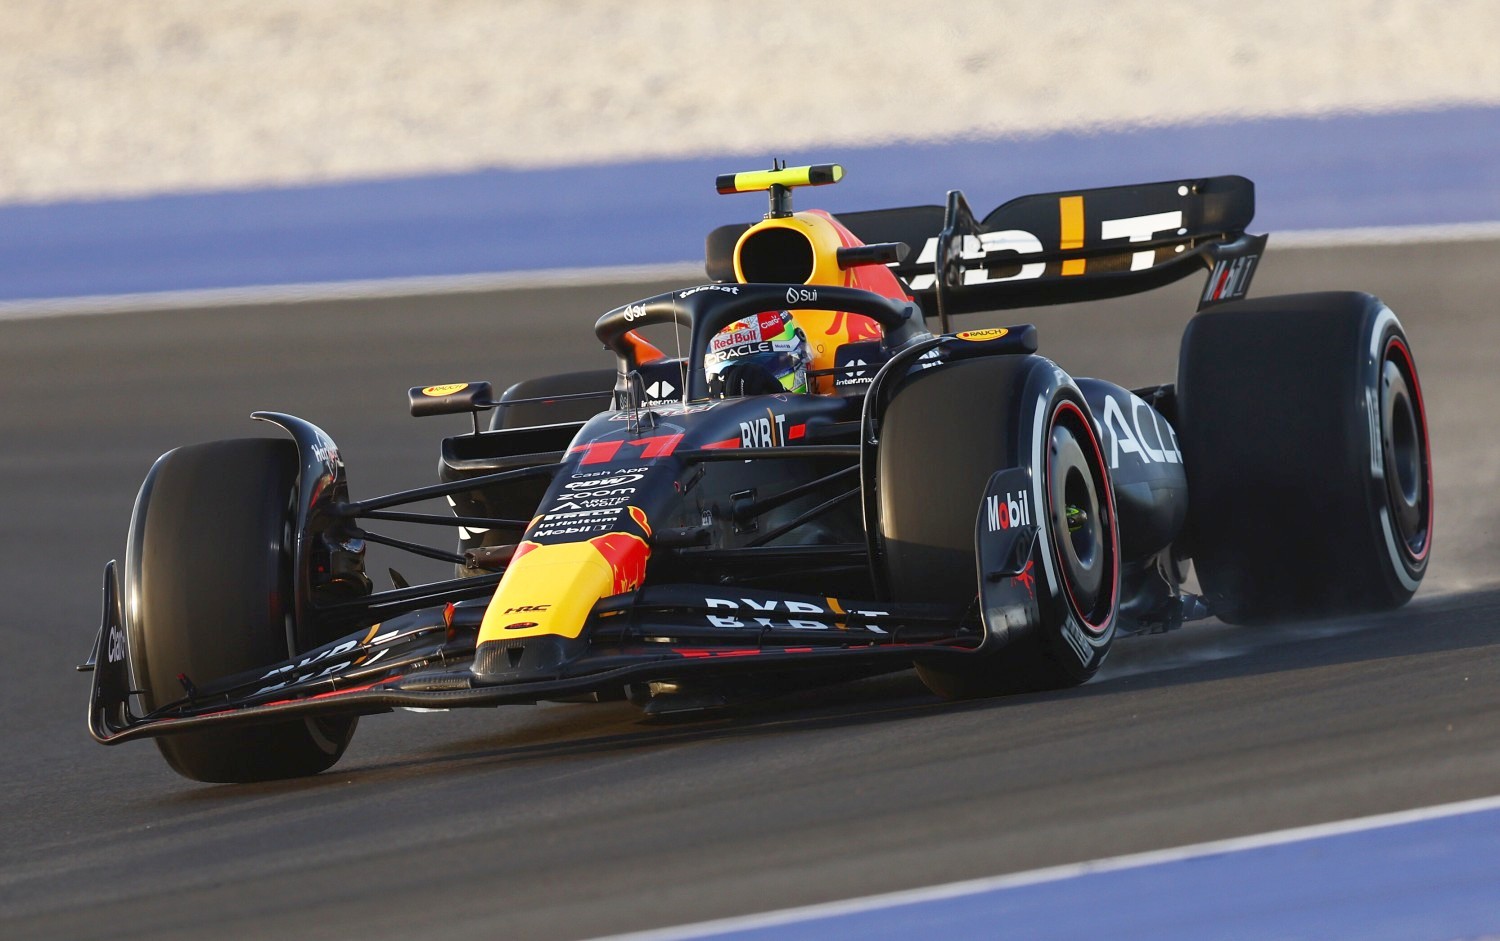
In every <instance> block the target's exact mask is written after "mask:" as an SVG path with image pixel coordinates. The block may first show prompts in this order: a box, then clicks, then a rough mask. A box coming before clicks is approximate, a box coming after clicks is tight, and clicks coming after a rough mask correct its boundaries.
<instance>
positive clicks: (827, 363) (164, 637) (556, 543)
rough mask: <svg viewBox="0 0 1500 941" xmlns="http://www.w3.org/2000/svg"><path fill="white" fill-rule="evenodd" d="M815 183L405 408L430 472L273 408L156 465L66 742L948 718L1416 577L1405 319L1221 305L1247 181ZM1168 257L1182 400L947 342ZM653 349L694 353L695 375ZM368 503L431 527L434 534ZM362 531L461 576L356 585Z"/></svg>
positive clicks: (182, 756)
mask: <svg viewBox="0 0 1500 941" xmlns="http://www.w3.org/2000/svg"><path fill="white" fill-rule="evenodd" d="M841 176H842V169H841V168H840V167H838V166H836V165H821V166H811V167H799V168H786V167H784V166H776V167H775V168H774V169H772V170H770V171H759V172H751V173H741V174H732V175H728V176H724V177H720V178H719V181H718V187H719V191H720V192H722V193H738V192H751V191H759V192H766V193H769V195H770V212H769V213H768V214H767V215H766V216H765V218H764V219H762V220H761V221H759V222H756V223H754V224H752V225H738V226H726V227H724V228H721V229H718V230H716V231H714V232H713V233H711V234H710V235H709V238H708V257H707V269H708V274H709V276H710V279H711V280H710V281H709V282H707V283H704V284H699V285H695V286H689V287H684V288H682V289H680V290H675V291H671V292H669V293H666V294H661V295H658V296H656V297H651V298H646V299H644V300H640V301H634V302H632V303H628V304H624V305H622V306H620V307H617V308H615V309H614V310H611V311H609V312H607V313H605V314H604V315H603V316H602V317H600V318H599V321H598V324H597V325H596V327H595V331H596V333H597V336H598V339H599V340H600V341H601V342H603V344H604V345H605V346H606V347H607V348H608V349H609V350H610V351H612V353H613V354H614V359H615V367H614V368H613V369H606V370H600V371H592V372H580V373H571V374H567V375H563V376H552V377H547V378H543V379H535V380H529V381H525V382H520V383H517V384H515V385H512V386H511V387H510V388H509V389H507V390H506V391H505V392H504V393H503V394H502V395H500V396H498V397H495V396H493V395H492V390H491V386H490V384H489V383H485V382H468V383H453V384H449V385H435V386H429V387H425V388H417V389H412V390H411V391H410V393H409V396H410V404H411V412H412V414H413V415H419V416H420V415H430V414H443V413H449V414H452V413H472V415H473V427H474V431H473V433H472V434H463V435H458V436H455V437H451V438H447V439H445V440H444V441H443V442H442V454H441V470H442V473H441V482H439V483H437V484H435V485H432V486H425V487H420V488H417V489H414V490H408V491H404V492H401V493H394V494H390V495H388V496H379V497H371V498H366V499H361V500H354V499H351V497H350V494H349V488H348V486H347V484H346V480H345V473H344V465H343V463H342V461H341V460H340V458H339V451H338V448H337V447H336V446H335V444H334V442H333V441H332V440H331V439H330V438H329V437H328V435H326V434H325V433H324V432H323V431H321V430H320V429H318V428H317V427H315V426H314V425H312V424H310V423H308V422H306V421H304V420H302V419H300V418H296V417H293V416H291V415H286V414H279V413H270V412H260V413H257V414H256V415H255V417H256V418H258V419H260V420H262V421H266V422H270V423H272V424H274V425H276V426H279V427H280V428H281V429H282V430H284V431H285V432H286V433H287V435H288V436H289V438H290V440H286V439H282V438H254V439H240V440H227V441H216V442H211V443H208V444H201V445H195V446H191V447H184V448H179V449H177V450H174V451H171V452H168V453H167V454H165V455H163V456H162V457H161V458H160V459H159V460H158V461H157V462H156V464H155V466H153V467H152V468H151V471H150V473H149V474H148V475H147V477H146V480H145V483H144V485H143V486H142V487H141V491H140V495H139V497H138V498H137V500H136V504H135V511H134V516H133V518H132V520H131V524H130V533H129V540H128V547H127V549H126V554H125V561H124V564H123V566H117V565H116V564H115V563H113V562H111V563H110V564H109V565H108V566H107V567H106V570H105V577H104V614H103V621H102V624H101V626H100V628H99V633H98V637H97V639H96V641H95V645H94V650H93V653H92V655H91V656H90V658H89V662H88V663H86V664H85V665H84V667H82V669H91V670H92V671H93V688H92V700H91V703H90V709H89V729H90V731H91V733H92V734H93V736H94V737H95V738H96V739H97V740H98V741H100V742H103V743H106V744H113V743H116V742H122V741H126V740H129V739H135V738H142V737H148V736H151V737H156V742H157V744H158V745H159V746H160V748H161V751H162V753H163V755H165V756H166V759H167V761H168V762H169V763H170V764H171V765H172V767H173V768H175V769H176V770H177V771H178V772H180V773H181V774H183V775H186V776H187V777H189V778H194V779H197V780H202V781H251V780H262V779H269V778H281V777H293V776H299V775H308V774H315V773H317V772H319V771H322V770H324V769H325V768H328V767H329V766H330V765H332V764H333V763H334V762H335V761H337V760H338V758H339V756H340V755H341V754H342V753H343V751H344V749H345V748H346V746H347V745H348V743H349V740H350V736H351V735H352V734H353V732H354V728H355V724H356V722H357V720H358V717H359V716H361V715H367V714H372V713H378V712H385V711H389V710H391V709H393V708H401V707H415V708H423V709H446V708H451V707H459V706H496V705H501V704H506V703H535V702H538V701H541V700H568V701H581V700H606V699H619V698H628V699H630V700H631V701H633V702H635V703H637V704H639V705H641V706H643V707H644V708H645V711H646V712H647V714H648V715H653V716H664V715H671V714H676V713H692V712H695V711H702V710H708V709H713V708H716V707H722V706H726V705H732V704H735V703H738V702H743V701H745V700H747V699H749V698H753V697H756V696H765V695H768V694H773V693H776V692H780V691H786V690H789V689H793V688H799V687H806V686H809V685H815V684H820V683H829V682H834V681H838V680H844V679H848V678H851V677H858V676H861V675H870V674H873V673H877V672H880V671H886V670H892V669H904V668H908V667H911V666H915V667H916V669H917V671H918V673H919V674H920V676H921V678H922V679H923V681H925V682H926V684H927V685H928V686H929V687H930V688H931V689H932V690H933V691H934V692H936V693H938V694H940V695H942V696H947V697H976V696H991V695H997V694H1003V693H1011V692H1018V691H1034V690H1046V689H1056V688H1062V687H1068V686H1072V685H1075V684H1079V683H1082V682H1084V681H1086V680H1087V679H1089V677H1091V676H1092V675H1093V674H1094V672H1095V671H1096V670H1098V668H1099V665H1100V663H1101V662H1102V661H1103V660H1104V658H1105V655H1106V654H1107V653H1108V651H1109V649H1110V644H1111V642H1112V640H1113V639H1114V638H1115V637H1116V636H1117V635H1118V634H1120V633H1122V632H1138V631H1145V630H1163V629H1169V628H1173V627H1176V626H1178V625H1180V624H1181V623H1182V622H1183V621H1184V620H1191V619H1194V618H1199V617H1206V616H1209V615H1214V616H1217V617H1219V618H1221V619H1223V620H1225V621H1229V622H1234V623H1254V622H1262V621H1268V620H1273V619H1278V618H1289V617H1300V616H1310V615H1311V616H1316V615H1321V614H1329V613H1338V612H1349V611H1359V610H1372V609H1380V608H1389V607H1394V606H1397V605H1400V604H1402V603H1404V602H1405V601H1406V600H1407V599H1408V598H1410V597H1411V595H1412V593H1413V592H1414V591H1415V590H1416V589H1417V587H1418V585H1419V583H1420V582H1421V580H1422V577H1423V574H1424V572H1425V570H1426V566H1427V561H1428V554H1429V547H1430V545H1431V538H1432V510H1433V495H1432V481H1431V472H1430V458H1429V449H1428V441H1427V429H1426V417H1425V413H1424V409H1423V404H1422V394H1421V388H1420V385H1419V384H1418V380H1417V370H1416V366H1415V362H1414V360H1413V358H1412V354H1411V349H1410V346H1409V344H1408V342H1407V339H1406V336H1405V334H1404V333H1403V331H1402V328H1401V325H1400V323H1399V322H1398V321H1397V319H1396V317H1395V315H1394V314H1393V313H1392V312H1391V311H1390V309H1389V308H1388V307H1386V306H1385V305H1384V304H1383V303H1381V302H1380V301H1379V300H1377V299H1376V298H1374V297H1371V296H1369V295H1366V294H1358V293H1322V294H1301V295H1290V296H1283V297H1270V298H1262V299H1258V300H1244V299H1243V298H1244V296H1245V293H1246V291H1247V289H1248V287H1249V284H1250V280H1251V276H1252V275H1253V273H1254V270H1255V266H1256V263H1257V261H1258V259H1259V257H1260V255H1261V252H1262V250H1263V249H1264V247H1265V242H1266V237H1265V236H1251V235H1247V234H1246V231H1245V230H1246V227H1247V226H1248V224H1249V222H1250V219H1251V215H1252V211H1253V203H1254V196H1253V189H1252V186H1251V184H1250V182H1249V181H1248V180H1246V179H1243V178H1241V177H1234V176H1225V177H1213V178H1207V179H1193V180H1174V181H1170V182H1165V183H1154V184H1149V185H1141V186H1126V187H1114V188H1106V189H1096V190H1088V191H1078V192H1071V193H1060V194H1048V195H1039V196H1027V197H1023V198H1021V199H1017V200H1013V201H1011V202H1009V203H1006V204H1005V205H1003V206H1001V207H1000V208H998V209H996V210H995V211H994V212H991V213H990V214H989V215H988V216H986V217H984V218H983V219H982V220H981V219H977V218H976V217H975V216H974V215H973V214H972V212H971V211H970V209H969V206H968V204H967V202H966V200H965V199H964V197H963V195H962V194H961V193H959V192H957V191H954V192H951V193H949V194H948V200H947V204H946V206H918V207H910V208H902V209H891V210H881V211H872V212H857V213H850V214H844V215H841V216H839V217H834V216H832V215H829V214H828V213H824V212H818V211H812V212H793V211H792V208H791V194H792V190H793V188H795V187H798V186H807V185H817V184H826V183H833V182H836V181H837V180H838V179H839V178H840V177H841ZM911 249H915V251H912V250H911ZM1193 271H1207V272H1208V284H1207V287H1206V289H1205V291H1204V293H1203V295H1202V301H1201V304H1200V307H1199V311H1200V312H1199V313H1198V314H1197V315H1196V316H1195V317H1193V319H1192V320H1191V322H1190V323H1189V324H1188V326H1187V329H1186V331H1185V333H1184V336H1183V340H1182V348H1181V358H1180V366H1179V371H1178V375H1177V379H1176V382H1175V383H1172V384H1165V385H1159V386H1153V387H1150V388H1144V389H1136V390H1134V391H1130V390H1127V389H1124V388H1121V387H1120V386H1117V385H1114V384H1112V383H1109V382H1107V381H1104V380H1100V379H1084V378H1074V377H1073V376H1071V375H1069V374H1068V373H1067V372H1065V371H1063V369H1061V368H1060V367H1058V366H1057V365H1056V364H1054V363H1053V362H1051V361H1050V360H1048V359H1045V358H1043V357H1042V356H1039V355H1038V354H1037V334H1036V330H1035V328H1034V327H1031V326H1006V327H989V328H985V329H973V330H967V331H963V332H956V333H955V332H950V319H951V318H953V317H955V316H958V315H960V314H964V313H969V312H975V311H996V310H1004V309H1007V308H1014V307H1021V306H1028V305H1040V304H1051V303H1060V302H1066V301H1078V300H1086V299H1094V298H1106V297H1112V296H1117V295H1123V294H1127V293H1131V292H1135V291H1140V290H1143V289H1147V288H1152V287H1156V286H1160V285H1164V284H1167V283H1169V282H1172V281H1175V280H1177V279H1179V278H1181V277H1183V276H1185V275H1187V274H1189V273H1191V272H1193ZM652 327H654V328H655V329H656V330H658V331H660V330H666V331H673V330H681V331H684V332H685V334H686V347H685V348H686V351H687V352H686V355H684V356H676V357H674V356H668V355H665V354H663V353H662V352H661V350H660V349H658V348H657V347H656V346H655V345H653V344H652V343H651V342H650V341H648V339H647V338H646V335H645V334H644V333H643V332H642V331H643V329H645V328H652ZM934 327H935V328H936V331H935V332H934V331H933V328H934ZM483 411H490V412H491V413H492V417H491V419H490V421H489V422H488V425H489V427H488V430H481V422H480V418H479V415H480V413H481V412H483ZM442 498H447V500H448V501H449V509H451V512H449V511H448V510H444V511H442V512H416V511H411V510H407V509H400V508H401V507H404V506H407V505H409V504H414V503H419V502H422V501H427V500H434V499H442ZM383 522H401V523H410V524H420V525H436V526H445V527H449V528H450V529H451V528H456V529H457V530H458V534H459V544H458V547H457V551H451V550H450V549H449V548H444V547H434V546H426V545H418V544H416V543H413V542H409V541H406V540H403V539H397V538H394V537H392V536H389V535H383V534H380V533H377V532H376V531H375V529H374V527H376V526H378V525H379V524H381V523H383ZM368 543H379V544H383V545H387V546H394V547H396V548H399V549H403V550H408V551H411V552H415V553H418V554H420V555H424V556H427V557H429V558H437V559H443V560H450V561H451V562H453V563H454V564H455V565H456V566H457V568H458V572H457V575H456V577H454V578H451V579H446V580H442V581H437V582H434V583H430V584H415V585H413V584H407V583H406V580H405V579H403V578H401V577H399V576H396V575H395V574H394V572H393V573H392V579H393V582H394V587H392V588H390V589H386V590H375V588H374V586H373V585H372V583H371V580H370V579H369V578H368V577H367V576H366V574H365V566H364V553H365V548H366V545H367V544H368ZM450 545H451V544H450ZM1189 559H1191V560H1192V562H1193V563H1194V564H1195V566H1196V576H1197V579H1198V581H1199V584H1200V585H1201V590H1202V593H1201V595H1195V594H1190V593H1188V592H1186V591H1184V590H1183V587H1182V586H1183V582H1184V579H1185V577H1186V566H1187V564H1188V561H1189Z"/></svg>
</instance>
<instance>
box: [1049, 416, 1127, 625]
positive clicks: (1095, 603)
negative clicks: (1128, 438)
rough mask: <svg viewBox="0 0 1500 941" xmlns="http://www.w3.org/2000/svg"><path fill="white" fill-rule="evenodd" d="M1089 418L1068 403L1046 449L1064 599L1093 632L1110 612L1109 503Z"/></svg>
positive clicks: (1111, 531)
mask: <svg viewBox="0 0 1500 941" xmlns="http://www.w3.org/2000/svg"><path fill="white" fill-rule="evenodd" d="M1087 422H1088V419H1087V418H1086V417H1085V416H1084V415H1083V413H1082V412H1081V411H1080V410H1079V409H1078V408H1077V406H1075V405H1074V404H1073V403H1071V402H1064V403H1063V404H1062V405H1061V406H1060V407H1059V408H1058V411H1057V413H1056V414H1055V415H1054V417H1053V421H1052V429H1051V432H1050V433H1049V440H1048V454H1047V526H1048V534H1049V535H1050V536H1051V541H1052V543H1053V545H1054V547H1055V549H1054V553H1055V556H1056V558H1057V562H1058V565H1059V568H1060V569H1061V572H1060V574H1061V576H1062V582H1063V586H1064V590H1065V593H1066V595H1067V599H1068V603H1069V605H1070V606H1071V607H1072V609H1073V612H1074V613H1075V614H1076V615H1077V616H1078V617H1079V619H1080V620H1081V621H1082V622H1083V625H1084V627H1085V628H1087V629H1088V630H1090V631H1093V632H1095V633H1099V632H1102V631H1104V630H1105V629H1106V628H1107V627H1108V626H1109V622H1110V619H1111V617H1112V615H1113V611H1114V592H1115V583H1116V577H1115V570H1116V568H1117V560H1116V552H1117V550H1116V548H1115V541H1114V529H1113V524H1112V522H1111V521H1112V520H1113V519H1114V515H1113V507H1112V506H1111V505H1110V503H1109V498H1108V488H1109V483H1108V480H1107V479H1106V478H1105V477H1104V475H1103V456H1102V453H1101V452H1100V451H1099V446H1098V442H1097V441H1096V440H1095V439H1094V436H1093V433H1092V431H1091V429H1090V428H1089V426H1088V424H1087Z"/></svg>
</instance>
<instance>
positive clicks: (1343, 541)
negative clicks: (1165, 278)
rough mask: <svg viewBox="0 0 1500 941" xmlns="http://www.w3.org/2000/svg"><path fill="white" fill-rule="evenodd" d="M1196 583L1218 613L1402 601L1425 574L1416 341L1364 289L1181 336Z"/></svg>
mask: <svg viewBox="0 0 1500 941" xmlns="http://www.w3.org/2000/svg"><path fill="white" fill-rule="evenodd" d="M1178 407H1179V417H1180V422H1179V426H1178V427H1179V432H1180V436H1181V445H1182V452H1183V465H1184V468H1185V470H1186V471H1187V476H1188V493H1189V494H1190V501H1191V510H1190V512H1189V516H1188V523H1187V533H1188V538H1189V549H1190V551H1191V552H1192V555H1193V560H1194V563H1195V566H1196V569H1197V572H1198V578H1199V581H1200V583H1201V584H1202V586H1203V589H1204V593H1205V595H1206V597H1207V598H1208V601H1209V604H1210V607H1211V608H1212V610H1213V611H1214V613H1215V614H1217V615H1218V616H1219V617H1220V618H1221V619H1223V620H1225V621H1229V622H1232V623H1252V622H1260V621H1269V620H1274V619H1283V618H1297V617H1316V616H1322V615H1333V614H1344V613H1354V612H1360V611H1372V610H1381V609H1386V608H1394V607H1397V606H1399V605H1401V604H1404V603H1405V602H1406V601H1407V599H1409V598H1410V597H1411V596H1412V594H1413V592H1415V591H1416V589H1417V587H1418V586H1419V585H1420V583H1421V581H1422V577H1423V575H1424V574H1425V573H1426V570H1427V562H1428V557H1429V549H1430V547H1431V540H1432V513H1433V499H1432V473H1431V466H1432V465H1431V452H1430V450H1429V446H1428V438H1427V421H1426V413H1425V410H1424V408H1423V404H1422V393H1421V387H1420V385H1419V383H1418V379H1417V371H1416V365H1415V361H1414V360H1413V359H1412V355H1411V347H1410V344H1409V343H1408V342H1407V340H1406V334H1405V332H1404V331H1403V330H1402V328H1401V324H1400V322H1399V321H1398V320H1397V319H1396V317H1395V315H1394V314H1392V313H1391V311H1390V309H1389V308H1388V307H1386V306H1385V305H1384V304H1383V303H1381V302H1380V301H1379V300H1378V299H1377V298H1374V297H1371V296H1370V295H1368V294H1357V293H1343V292H1341V293H1325V294H1302V295H1290V296H1285V297H1270V298H1260V299H1256V300H1253V301H1243V302H1239V303H1235V304H1226V305H1224V306H1223V307H1221V308H1217V309H1215V310H1211V311H1208V312H1206V313H1202V314H1199V315H1198V316H1197V317H1195V318H1193V320H1192V322H1191V323H1189V324H1188V327H1187V330H1186V332H1185V333H1184V334H1183V341H1182V355H1181V360H1180V364H1179V372H1178Z"/></svg>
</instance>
